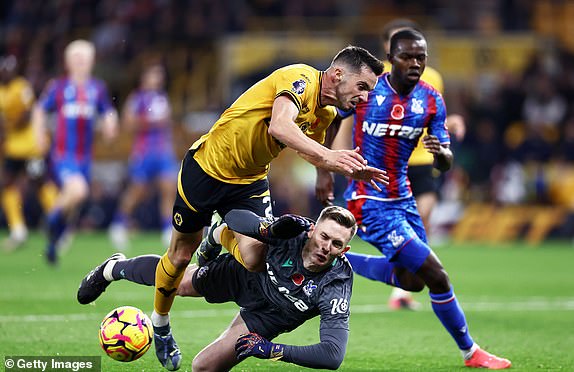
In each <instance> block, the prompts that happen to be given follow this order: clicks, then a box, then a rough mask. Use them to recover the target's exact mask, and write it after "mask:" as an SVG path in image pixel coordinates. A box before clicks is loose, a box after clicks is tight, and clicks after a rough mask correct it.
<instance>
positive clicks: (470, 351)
mask: <svg viewBox="0 0 574 372" xmlns="http://www.w3.org/2000/svg"><path fill="white" fill-rule="evenodd" d="M478 349H479V347H478V345H477V343H476V342H475V343H474V344H472V346H471V347H470V349H466V350H461V351H460V352H461V353H462V357H463V358H464V360H469V359H470V358H472V354H474V352H475V351H476V350H478Z"/></svg>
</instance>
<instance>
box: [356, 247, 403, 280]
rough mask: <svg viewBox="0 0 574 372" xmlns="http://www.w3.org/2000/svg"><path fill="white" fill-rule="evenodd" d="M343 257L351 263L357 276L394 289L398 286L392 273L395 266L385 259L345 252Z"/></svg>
mask: <svg viewBox="0 0 574 372" xmlns="http://www.w3.org/2000/svg"><path fill="white" fill-rule="evenodd" d="M345 257H347V259H348V260H349V262H351V265H352V266H353V271H354V272H356V273H357V274H359V275H361V276H364V277H365V278H369V279H371V280H377V281H379V282H383V283H387V284H389V285H393V286H395V287H399V286H400V284H399V283H398V280H397V278H396V276H395V273H394V269H395V264H394V263H392V262H389V260H388V259H387V258H386V257H383V256H371V255H367V254H360V253H352V252H346V253H345Z"/></svg>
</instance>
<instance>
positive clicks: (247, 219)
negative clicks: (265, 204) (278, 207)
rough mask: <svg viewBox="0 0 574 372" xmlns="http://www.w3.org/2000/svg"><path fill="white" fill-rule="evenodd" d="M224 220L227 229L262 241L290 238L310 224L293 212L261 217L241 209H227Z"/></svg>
mask: <svg viewBox="0 0 574 372" xmlns="http://www.w3.org/2000/svg"><path fill="white" fill-rule="evenodd" d="M224 220H225V223H227V227H228V228H229V229H231V230H233V231H235V232H238V233H240V234H243V235H247V236H249V237H251V238H254V239H257V240H259V241H262V242H264V243H267V242H269V241H270V240H271V239H291V238H293V237H295V236H297V235H299V234H301V233H302V232H304V231H307V230H308V229H309V227H310V225H311V223H310V222H309V220H307V219H306V218H304V217H301V216H298V215H295V214H286V215H283V216H281V217H278V218H263V217H260V216H258V215H256V214H255V213H253V212H251V211H248V210H243V209H233V210H231V211H229V212H228V213H227V214H226V215H225V217H224Z"/></svg>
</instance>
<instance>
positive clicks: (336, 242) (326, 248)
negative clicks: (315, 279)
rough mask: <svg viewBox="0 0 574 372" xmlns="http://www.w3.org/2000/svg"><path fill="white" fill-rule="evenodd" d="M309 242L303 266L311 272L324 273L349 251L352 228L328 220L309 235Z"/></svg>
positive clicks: (306, 245)
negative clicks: (323, 271)
mask: <svg viewBox="0 0 574 372" xmlns="http://www.w3.org/2000/svg"><path fill="white" fill-rule="evenodd" d="M307 234H308V236H309V240H307V243H306V244H305V247H304V248H303V264H304V266H305V268H306V269H307V270H309V271H313V272H317V271H322V270H324V269H326V268H327V267H329V266H330V265H331V264H332V263H333V261H334V260H335V259H336V258H337V257H340V256H341V255H342V254H343V253H345V252H346V251H348V250H349V247H348V245H347V244H348V243H349V241H350V240H351V238H352V234H353V230H352V228H347V227H344V226H342V225H340V224H339V223H338V222H336V221H334V220H332V219H330V218H326V219H324V220H320V221H319V222H317V225H315V226H312V227H311V229H310V230H309V232H308V233H307Z"/></svg>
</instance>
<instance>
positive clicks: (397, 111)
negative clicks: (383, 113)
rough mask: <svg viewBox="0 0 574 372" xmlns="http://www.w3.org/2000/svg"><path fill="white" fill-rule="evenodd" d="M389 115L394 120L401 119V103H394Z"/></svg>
mask: <svg viewBox="0 0 574 372" xmlns="http://www.w3.org/2000/svg"><path fill="white" fill-rule="evenodd" d="M391 117H392V118H393V119H395V120H402V119H403V118H404V117H405V108H404V107H403V106H402V105H394V106H393V110H392V111H391Z"/></svg>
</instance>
